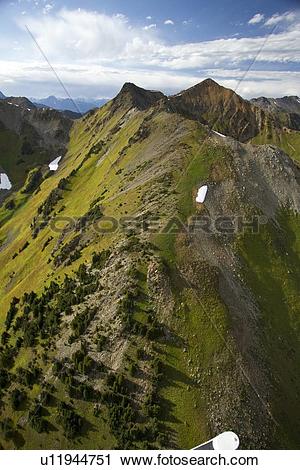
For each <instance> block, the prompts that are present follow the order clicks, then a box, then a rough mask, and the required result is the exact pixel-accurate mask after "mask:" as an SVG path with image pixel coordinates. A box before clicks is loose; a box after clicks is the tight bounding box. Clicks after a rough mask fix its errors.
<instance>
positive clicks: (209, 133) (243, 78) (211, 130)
mask: <svg viewBox="0 0 300 470" xmlns="http://www.w3.org/2000/svg"><path fill="white" fill-rule="evenodd" d="M277 28H278V25H275V26H274V27H273V29H272V30H271V32H270V33H269V34H268V35H267V36H266V38H265V40H264V41H263V43H262V44H261V46H260V48H259V49H258V51H257V53H256V54H255V56H254V57H253V60H252V61H251V62H250V63H249V65H248V67H247V68H246V70H245V71H244V73H243V75H242V76H241V77H240V79H239V80H238V82H237V84H236V86H235V87H234V88H233V91H234V93H236V92H237V90H238V88H239V87H240V85H241V83H242V82H243V81H244V80H245V78H246V77H247V75H248V73H249V72H250V70H251V69H252V67H253V65H254V64H255V62H256V61H257V59H258V57H259V56H260V54H261V52H262V51H263V49H264V48H265V47H266V44H267V42H268V41H269V40H270V38H271V36H272V35H273V34H274V32H275V30H276V29H277ZM234 93H232V94H231V95H230V96H229V97H228V99H227V100H226V101H225V108H224V112H223V113H222V114H224V113H225V112H226V110H227V109H228V107H229V105H230V103H231V101H232V100H233V98H234V96H235V95H234ZM221 117H222V116H221V115H220V116H218V117H217V118H216V119H215V121H213V123H212V124H211V125H209V126H208V133H207V135H206V136H205V138H204V139H203V141H202V143H201V145H200V148H199V152H200V151H201V150H202V148H203V147H204V145H205V143H206V141H207V140H208V139H209V137H210V136H211V134H212V132H213V129H214V127H215V126H216V124H218V122H219V121H220V119H221ZM189 166H190V165H188V167H187V169H186V170H185V173H187V171H188V168H189ZM178 185H179V183H178V184H177V185H176V188H177V187H178Z"/></svg>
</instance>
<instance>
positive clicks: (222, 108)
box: [170, 79, 265, 142]
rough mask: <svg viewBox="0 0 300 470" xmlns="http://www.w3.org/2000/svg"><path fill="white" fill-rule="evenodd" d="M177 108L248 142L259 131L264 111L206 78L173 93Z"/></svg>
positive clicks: (173, 100)
mask: <svg viewBox="0 0 300 470" xmlns="http://www.w3.org/2000/svg"><path fill="white" fill-rule="evenodd" d="M170 102H171V105H172V106H173V108H174V110H175V111H176V112H179V113H181V114H184V115H185V116H187V117H189V118H191V119H197V120H199V121H200V122H201V123H203V124H208V125H209V126H211V127H213V128H214V129H215V130H217V131H219V132H222V133H223V134H225V135H228V136H230V137H233V138H235V139H237V140H240V141H241V142H245V141H247V140H249V139H251V138H252V137H254V136H255V135H257V134H258V133H259V131H260V127H261V125H262V124H263V123H264V122H265V112H264V111H263V110H262V109H260V108H257V107H256V106H254V105H253V104H251V103H250V102H249V101H247V100H244V99H243V98H241V97H240V96H239V95H238V94H236V93H235V92H234V91H232V90H230V89H228V88H224V87H222V86H220V85H218V83H216V82H215V81H214V80H211V79H207V80H204V81H203V82H201V83H198V84H197V85H195V86H193V87H192V88H189V89H188V90H185V91H183V92H182V93H179V94H177V95H174V96H172V97H170Z"/></svg>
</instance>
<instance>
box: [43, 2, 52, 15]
mask: <svg viewBox="0 0 300 470" xmlns="http://www.w3.org/2000/svg"><path fill="white" fill-rule="evenodd" d="M52 9H53V5H52V4H51V3H47V4H46V5H45V6H44V8H43V13H44V15H47V14H48V13H49V12H50V11H51V10H52Z"/></svg>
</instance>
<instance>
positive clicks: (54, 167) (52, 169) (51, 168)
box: [49, 157, 62, 171]
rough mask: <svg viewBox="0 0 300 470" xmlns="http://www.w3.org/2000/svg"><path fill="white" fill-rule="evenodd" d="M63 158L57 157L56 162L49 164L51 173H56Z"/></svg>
mask: <svg viewBox="0 0 300 470" xmlns="http://www.w3.org/2000/svg"><path fill="white" fill-rule="evenodd" d="M61 158H62V157H57V158H56V159H55V160H53V161H52V162H51V163H49V169H50V171H56V170H57V169H58V164H59V162H60V160H61Z"/></svg>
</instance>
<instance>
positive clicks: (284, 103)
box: [251, 96, 300, 130]
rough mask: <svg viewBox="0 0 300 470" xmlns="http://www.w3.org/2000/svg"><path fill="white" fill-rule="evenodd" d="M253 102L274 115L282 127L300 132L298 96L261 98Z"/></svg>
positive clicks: (299, 101) (299, 103) (299, 102)
mask: <svg viewBox="0 0 300 470" xmlns="http://www.w3.org/2000/svg"><path fill="white" fill-rule="evenodd" d="M251 102H252V103H253V104H254V105H255V106H259V107H260V108H262V109H264V110H265V111H267V112H268V113H270V114H272V115H273V116H274V117H275V119H276V118H277V120H279V121H280V123H281V125H282V126H286V127H288V128H289V129H294V130H300V99H299V97H298V96H284V97H283V98H265V97H260V98H254V99H252V100H251Z"/></svg>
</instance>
